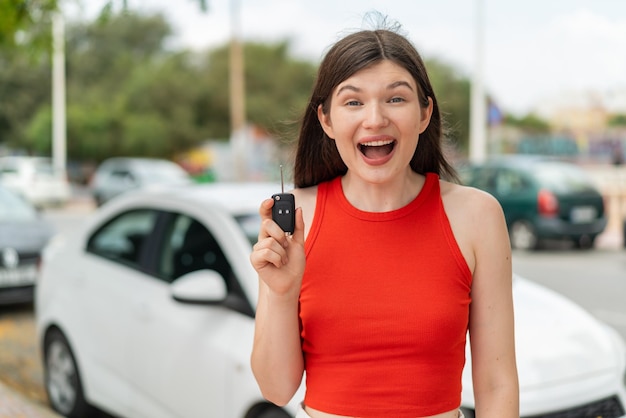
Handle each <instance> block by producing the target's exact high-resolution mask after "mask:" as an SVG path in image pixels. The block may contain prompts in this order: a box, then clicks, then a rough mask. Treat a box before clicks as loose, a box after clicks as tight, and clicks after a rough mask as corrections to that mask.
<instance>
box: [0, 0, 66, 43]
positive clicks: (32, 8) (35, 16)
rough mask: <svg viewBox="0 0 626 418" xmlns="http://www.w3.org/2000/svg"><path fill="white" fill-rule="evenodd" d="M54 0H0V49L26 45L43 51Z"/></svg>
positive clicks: (54, 5)
mask: <svg viewBox="0 0 626 418" xmlns="http://www.w3.org/2000/svg"><path fill="white" fill-rule="evenodd" d="M57 3H58V2H57V0H0V51H6V50H10V49H14V48H16V47H27V48H29V49H31V50H46V49H48V46H49V45H50V40H51V33H50V21H51V18H52V14H53V13H55V12H56V10H57V6H58V4H57Z"/></svg>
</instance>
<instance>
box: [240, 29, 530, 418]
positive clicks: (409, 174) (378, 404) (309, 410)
mask: <svg viewBox="0 0 626 418" xmlns="http://www.w3.org/2000/svg"><path fill="white" fill-rule="evenodd" d="M441 124H442V121H441V115H440V112H439V108H438V105H437V100H436V98H435V94H434V92H433V90H432V87H431V85H430V81H429V79H428V75H427V73H426V69H425V67H424V63H423V62H422V59H421V57H420V56H419V54H418V52H417V51H416V50H415V48H414V46H413V45H412V44H411V42H410V41H409V40H408V39H406V38H405V37H404V36H402V35H400V34H399V33H398V32H397V31H396V30H391V29H379V30H372V31H369V30H363V31H359V32H356V33H353V34H350V35H348V36H346V37H345V38H343V39H341V40H340V41H338V42H337V43H336V44H335V45H334V46H333V47H332V48H331V49H330V50H329V51H328V53H327V54H326V56H325V58H324V59H323V61H322V63H321V65H320V68H319V72H318V77H317V80H316V83H315V86H314V90H313V93H312V96H311V100H310V103H309V105H308V106H307V108H306V110H305V113H304V118H303V121H302V126H301V131H300V135H299V139H298V149H297V154H296V161H295V170H294V181H295V185H296V188H295V190H293V193H294V195H295V198H296V204H297V206H298V209H297V210H296V227H295V231H294V233H293V235H290V236H287V235H286V234H285V233H284V232H283V231H282V230H281V229H280V227H279V226H278V225H277V224H276V223H275V222H273V221H272V218H271V208H272V205H273V200H272V199H268V200H266V201H264V202H263V203H262V204H261V208H260V214H261V217H262V225H261V231H260V234H259V240H258V243H257V244H256V245H255V246H254V249H253V252H252V254H251V256H250V260H251V263H252V265H253V266H254V268H255V270H256V271H257V272H258V275H259V286H260V289H259V300H258V306H257V314H256V329H255V340H254V348H253V353H252V359H251V363H252V368H253V371H254V374H255V376H256V379H257V381H258V384H259V386H260V388H261V391H262V393H263V395H264V396H265V397H266V398H267V399H268V400H269V401H271V402H274V403H276V404H278V405H284V404H286V403H287V402H288V401H289V400H290V399H291V398H292V397H293V395H294V393H295V392H296V390H297V389H298V387H299V385H300V383H301V381H302V378H303V376H304V375H306V395H305V399H304V401H303V403H302V409H301V411H299V413H298V417H312V418H327V417H366V418H367V417H393V418H402V417H407V418H409V417H410V418H415V417H437V418H456V417H459V416H462V415H461V413H460V411H459V405H460V402H461V375H462V370H463V367H464V364H465V343H466V335H467V333H468V331H469V342H470V344H471V353H472V354H471V355H472V366H473V369H472V373H473V389H474V396H475V404H476V416H477V417H480V418H489V417H494V418H496V417H497V418H513V417H519V415H518V414H519V413H518V382H517V369H516V363H515V348H514V331H513V304H512V295H511V286H512V283H511V282H512V272H511V251H510V246H509V238H508V235H507V229H506V225H505V221H504V216H503V214H502V211H501V208H500V206H499V204H498V203H497V201H496V200H495V199H494V198H492V197H491V196H490V195H488V194H486V193H483V192H481V191H478V190H476V189H473V188H468V187H464V186H461V185H459V184H457V182H451V181H449V180H454V179H455V178H456V176H455V172H454V169H453V168H452V166H451V165H450V164H449V163H448V162H447V161H446V159H445V157H444V155H443V152H442V145H441V141H442V127H441ZM305 372H306V373H305Z"/></svg>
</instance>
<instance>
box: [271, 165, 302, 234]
mask: <svg viewBox="0 0 626 418" xmlns="http://www.w3.org/2000/svg"><path fill="white" fill-rule="evenodd" d="M280 188H281V192H280V193H277V194H274V195H272V199H274V206H272V219H273V220H274V222H276V223H277V224H278V226H280V227H281V229H282V230H283V231H285V233H286V234H287V235H291V234H293V231H294V229H295V225H296V199H295V196H294V195H293V194H291V193H285V182H284V180H283V166H282V165H281V166H280Z"/></svg>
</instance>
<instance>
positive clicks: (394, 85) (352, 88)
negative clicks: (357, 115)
mask: <svg viewBox="0 0 626 418" xmlns="http://www.w3.org/2000/svg"><path fill="white" fill-rule="evenodd" d="M401 86H404V87H407V88H408V89H409V90H411V91H413V87H411V85H410V84H409V83H408V82H406V81H402V80H400V81H394V82H393V83H391V84H389V85H388V86H387V90H393V89H395V88H397V87H401ZM344 90H350V91H353V92H355V93H359V92H361V89H360V88H359V87H356V86H353V85H351V84H347V85H345V86H341V88H340V89H339V90H337V93H336V95H339V94H340V93H341V92H343V91H344Z"/></svg>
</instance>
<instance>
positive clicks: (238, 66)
mask: <svg viewBox="0 0 626 418" xmlns="http://www.w3.org/2000/svg"><path fill="white" fill-rule="evenodd" d="M239 18H240V8H239V0H231V41H230V126H231V129H230V131H231V134H230V135H231V150H232V153H233V159H234V166H235V167H234V168H235V179H236V180H238V181H243V180H245V179H246V177H247V173H246V166H247V164H246V152H247V149H246V137H247V133H246V105H245V79H244V55H243V45H242V43H241V40H240V32H241V31H240V25H239V24H240V22H239Z"/></svg>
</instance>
